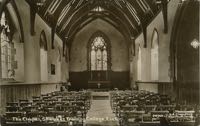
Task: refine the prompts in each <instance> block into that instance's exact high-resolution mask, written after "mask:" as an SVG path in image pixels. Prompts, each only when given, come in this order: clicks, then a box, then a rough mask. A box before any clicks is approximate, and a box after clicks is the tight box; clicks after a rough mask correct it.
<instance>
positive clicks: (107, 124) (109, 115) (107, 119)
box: [85, 92, 119, 126]
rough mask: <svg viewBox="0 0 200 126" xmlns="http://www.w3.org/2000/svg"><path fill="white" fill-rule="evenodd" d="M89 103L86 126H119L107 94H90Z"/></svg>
mask: <svg viewBox="0 0 200 126" xmlns="http://www.w3.org/2000/svg"><path fill="white" fill-rule="evenodd" d="M91 102H92V103H91V108H90V110H89V111H88V113H87V118H86V122H85V124H86V126H119V121H118V119H117V118H116V117H115V115H114V113H113V112H112V109H111V106H110V95H109V92H92V100H91Z"/></svg>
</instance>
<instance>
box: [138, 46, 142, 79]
mask: <svg viewBox="0 0 200 126" xmlns="http://www.w3.org/2000/svg"><path fill="white" fill-rule="evenodd" d="M141 79H142V49H141V47H140V45H139V47H138V58H137V80H141Z"/></svg>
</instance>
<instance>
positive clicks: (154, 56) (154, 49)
mask: <svg viewBox="0 0 200 126" xmlns="http://www.w3.org/2000/svg"><path fill="white" fill-rule="evenodd" d="M158 43H159V36H158V31H157V30H156V29H154V31H153V34H152V40H151V80H153V81H155V80H158V79H159V77H158V73H159V71H158V70H159V64H158V63H159V62H158V54H159V52H158V51H159V50H158V49H159V48H158Z"/></svg>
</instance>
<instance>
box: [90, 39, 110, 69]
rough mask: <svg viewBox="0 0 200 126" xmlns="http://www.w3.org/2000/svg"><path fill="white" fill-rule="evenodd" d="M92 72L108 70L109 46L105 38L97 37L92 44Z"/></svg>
mask: <svg viewBox="0 0 200 126" xmlns="http://www.w3.org/2000/svg"><path fill="white" fill-rule="evenodd" d="M90 53H91V70H97V71H98V70H107V69H108V67H107V66H108V65H107V59H108V53H107V44H106V42H105V40H104V38H103V37H101V36H98V37H95V38H94V40H93V42H92V44H91V52H90Z"/></svg>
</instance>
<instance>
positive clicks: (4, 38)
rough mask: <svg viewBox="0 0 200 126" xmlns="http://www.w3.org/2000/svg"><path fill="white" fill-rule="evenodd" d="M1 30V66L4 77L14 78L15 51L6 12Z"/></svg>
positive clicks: (2, 19) (3, 14)
mask: <svg viewBox="0 0 200 126" xmlns="http://www.w3.org/2000/svg"><path fill="white" fill-rule="evenodd" d="M0 21H1V22H0V23H1V31H0V35H1V36H0V37H1V39H0V42H1V67H2V78H3V79H9V78H14V68H13V62H14V54H13V53H14V52H13V48H14V47H13V44H12V41H11V39H10V27H9V24H8V19H7V17H6V14H5V12H3V13H2V16H1V20H0Z"/></svg>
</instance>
